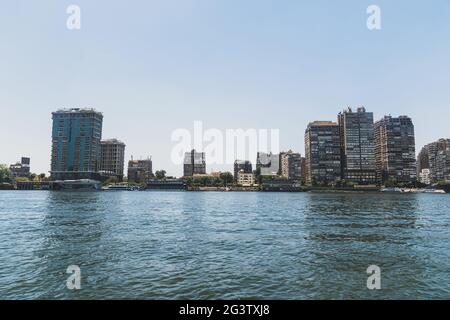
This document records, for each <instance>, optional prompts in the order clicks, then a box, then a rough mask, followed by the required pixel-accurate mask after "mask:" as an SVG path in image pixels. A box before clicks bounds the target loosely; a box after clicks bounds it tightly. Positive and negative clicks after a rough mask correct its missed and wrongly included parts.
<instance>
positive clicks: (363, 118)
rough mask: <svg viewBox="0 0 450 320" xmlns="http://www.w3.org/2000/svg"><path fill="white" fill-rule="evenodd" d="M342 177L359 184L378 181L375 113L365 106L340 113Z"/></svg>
mask: <svg viewBox="0 0 450 320" xmlns="http://www.w3.org/2000/svg"><path fill="white" fill-rule="evenodd" d="M338 123H339V130H340V135H341V158H342V159H341V160H342V161H341V162H342V177H343V178H344V179H345V181H349V182H356V183H359V184H373V183H376V173H375V143H374V127H373V113H372V112H366V109H365V108H364V107H361V108H358V109H357V111H356V112H353V111H352V109H351V108H348V110H344V111H343V112H341V113H339V114H338Z"/></svg>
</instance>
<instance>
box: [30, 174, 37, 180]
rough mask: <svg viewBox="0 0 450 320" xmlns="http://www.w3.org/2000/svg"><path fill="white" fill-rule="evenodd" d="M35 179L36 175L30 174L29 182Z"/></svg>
mask: <svg viewBox="0 0 450 320" xmlns="http://www.w3.org/2000/svg"><path fill="white" fill-rule="evenodd" d="M36 177H37V175H36V173H32V174H30V181H34V180H36Z"/></svg>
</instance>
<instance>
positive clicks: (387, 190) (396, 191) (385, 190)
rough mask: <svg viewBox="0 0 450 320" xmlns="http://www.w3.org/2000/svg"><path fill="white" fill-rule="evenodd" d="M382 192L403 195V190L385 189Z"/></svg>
mask: <svg viewBox="0 0 450 320" xmlns="http://www.w3.org/2000/svg"><path fill="white" fill-rule="evenodd" d="M380 191H381V192H392V193H402V192H403V190H402V189H400V188H383V189H381V190H380Z"/></svg>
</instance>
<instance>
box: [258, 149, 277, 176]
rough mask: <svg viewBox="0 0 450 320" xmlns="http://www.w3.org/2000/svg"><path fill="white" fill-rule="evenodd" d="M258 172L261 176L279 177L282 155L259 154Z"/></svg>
mask: <svg viewBox="0 0 450 320" xmlns="http://www.w3.org/2000/svg"><path fill="white" fill-rule="evenodd" d="M256 170H258V171H259V175H261V176H277V175H278V173H279V171H280V155H279V154H274V153H272V152H270V153H265V152H258V153H257V156H256Z"/></svg>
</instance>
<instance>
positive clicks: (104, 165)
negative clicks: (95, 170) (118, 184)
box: [100, 139, 125, 180]
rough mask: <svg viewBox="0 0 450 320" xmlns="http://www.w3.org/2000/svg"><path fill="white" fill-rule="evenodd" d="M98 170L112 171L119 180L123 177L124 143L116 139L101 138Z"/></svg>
mask: <svg viewBox="0 0 450 320" xmlns="http://www.w3.org/2000/svg"><path fill="white" fill-rule="evenodd" d="M100 145H101V157H100V159H101V160H100V170H101V171H104V172H106V173H114V175H116V176H117V177H118V178H119V179H120V180H122V179H123V167H124V165H125V143H123V142H121V141H119V140H117V139H108V140H102V141H101V142H100Z"/></svg>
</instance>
